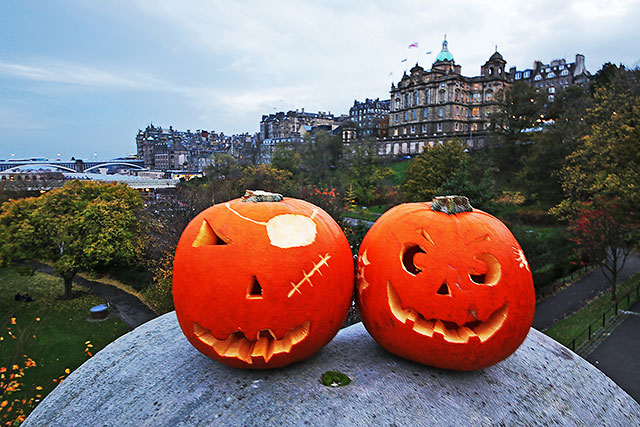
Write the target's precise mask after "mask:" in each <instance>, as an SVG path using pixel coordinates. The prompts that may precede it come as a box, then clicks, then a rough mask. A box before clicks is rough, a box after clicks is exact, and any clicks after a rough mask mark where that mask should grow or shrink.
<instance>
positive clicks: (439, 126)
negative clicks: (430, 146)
mask: <svg viewBox="0 0 640 427" xmlns="http://www.w3.org/2000/svg"><path fill="white" fill-rule="evenodd" d="M437 129H438V132H442V123H438V127H437Z"/></svg>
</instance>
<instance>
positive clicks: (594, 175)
mask: <svg viewBox="0 0 640 427" xmlns="http://www.w3.org/2000/svg"><path fill="white" fill-rule="evenodd" d="M610 71H611V70H610ZM612 73H613V75H612V76H609V77H608V78H607V81H605V83H603V86H601V87H599V88H597V89H596V91H595V94H594V101H593V106H592V107H591V108H590V109H589V110H588V114H587V121H588V122H589V124H590V128H589V131H588V133H587V134H586V135H585V136H584V137H583V138H582V139H581V140H580V143H579V145H578V147H577V148H576V149H575V151H574V152H573V153H572V154H571V155H569V156H568V158H567V163H566V165H565V166H564V168H563V169H562V170H561V173H560V177H561V180H562V189H563V192H564V197H565V198H564V199H563V200H562V201H561V202H560V203H558V205H556V207H555V208H553V210H552V212H553V213H554V214H556V215H557V216H558V217H560V218H562V219H567V220H569V221H570V224H571V225H572V229H573V231H574V233H575V234H576V242H577V243H578V244H579V245H580V250H581V251H582V252H583V254H584V255H585V258H586V259H587V260H591V261H592V262H595V263H597V264H600V265H602V266H603V267H604V268H605V269H606V270H608V271H609V278H610V281H611V284H612V290H613V292H612V296H613V298H615V285H616V279H617V271H618V269H619V268H621V267H620V266H621V265H623V264H624V259H625V257H626V254H627V252H628V251H629V250H630V249H631V248H632V247H634V246H637V244H638V230H639V229H640V216H639V214H638V206H640V190H639V189H640V168H639V167H638V165H640V145H639V144H638V141H639V140H640V70H632V71H627V70H625V69H624V68H620V69H617V70H613V71H612Z"/></svg>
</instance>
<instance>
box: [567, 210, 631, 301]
mask: <svg viewBox="0 0 640 427" xmlns="http://www.w3.org/2000/svg"><path fill="white" fill-rule="evenodd" d="M618 218H619V216H618V215H616V206H615V204H613V203H606V202H603V201H602V200H598V201H596V202H595V203H593V202H583V203H581V207H580V208H578V213H577V215H576V216H575V217H574V219H573V220H572V221H571V223H570V225H569V231H570V232H571V234H572V238H571V240H573V241H574V242H575V243H576V244H577V251H578V254H579V255H580V258H581V259H582V260H583V261H585V262H587V263H589V264H591V265H599V266H601V267H602V271H603V273H604V275H605V277H606V278H607V280H608V281H609V283H610V284H611V298H612V299H614V300H615V299H616V285H617V283H618V273H620V271H621V270H622V268H623V267H624V265H625V262H626V260H627V256H629V254H630V253H631V252H632V250H633V247H634V229H633V227H631V226H630V225H629V224H624V223H622V222H621V221H619V220H618Z"/></svg>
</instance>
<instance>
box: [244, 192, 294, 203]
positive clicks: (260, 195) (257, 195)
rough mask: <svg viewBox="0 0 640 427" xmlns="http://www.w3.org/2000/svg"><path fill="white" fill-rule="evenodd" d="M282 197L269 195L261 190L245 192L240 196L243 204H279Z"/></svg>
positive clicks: (276, 194)
mask: <svg viewBox="0 0 640 427" xmlns="http://www.w3.org/2000/svg"><path fill="white" fill-rule="evenodd" d="M283 198H284V197H282V194H278V193H269V192H268V191H262V190H246V191H245V193H244V196H242V201H243V202H280V201H282V199H283Z"/></svg>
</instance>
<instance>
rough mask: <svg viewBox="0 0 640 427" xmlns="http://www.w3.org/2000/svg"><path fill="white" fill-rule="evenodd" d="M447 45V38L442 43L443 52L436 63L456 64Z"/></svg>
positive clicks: (437, 57)
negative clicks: (449, 62) (448, 62)
mask: <svg viewBox="0 0 640 427" xmlns="http://www.w3.org/2000/svg"><path fill="white" fill-rule="evenodd" d="M447 45H448V43H447V39H446V38H445V39H444V41H443V42H442V50H441V51H440V53H439V54H438V56H436V62H440V61H451V62H455V61H454V60H453V55H452V54H451V52H449V48H448V47H447Z"/></svg>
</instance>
